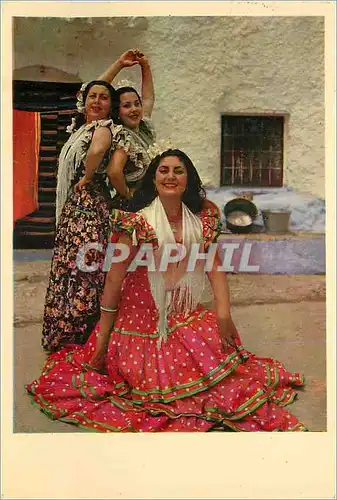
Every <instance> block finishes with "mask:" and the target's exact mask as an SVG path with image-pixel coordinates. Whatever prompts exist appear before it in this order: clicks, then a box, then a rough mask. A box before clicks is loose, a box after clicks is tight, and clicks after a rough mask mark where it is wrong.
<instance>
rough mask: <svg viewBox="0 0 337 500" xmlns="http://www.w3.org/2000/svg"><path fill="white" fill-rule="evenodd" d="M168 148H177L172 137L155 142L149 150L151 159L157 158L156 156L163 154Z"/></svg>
mask: <svg viewBox="0 0 337 500" xmlns="http://www.w3.org/2000/svg"><path fill="white" fill-rule="evenodd" d="M168 149H175V148H174V146H173V144H172V142H171V140H170V139H163V140H160V141H158V142H154V143H153V144H151V146H150V147H149V148H148V150H147V154H148V155H149V157H150V159H151V161H152V160H153V159H154V158H156V156H159V155H161V154H162V153H164V151H167V150H168Z"/></svg>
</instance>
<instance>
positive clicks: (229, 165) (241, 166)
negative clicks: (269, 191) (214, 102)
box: [221, 115, 284, 187]
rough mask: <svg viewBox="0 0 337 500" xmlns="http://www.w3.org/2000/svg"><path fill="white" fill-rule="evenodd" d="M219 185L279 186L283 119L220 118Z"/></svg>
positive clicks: (263, 117)
mask: <svg viewBox="0 0 337 500" xmlns="http://www.w3.org/2000/svg"><path fill="white" fill-rule="evenodd" d="M221 129H222V130H221V132H222V141H221V185H222V186H251V187H254V186H255V187H262V186H264V187H267V186H270V187H279V186H282V185H283V136H284V117H283V116H237V115H236V116H233V115H223V116H222V123H221Z"/></svg>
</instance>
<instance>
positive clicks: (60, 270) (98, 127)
mask: <svg viewBox="0 0 337 500" xmlns="http://www.w3.org/2000/svg"><path fill="white" fill-rule="evenodd" d="M139 59H141V57H139V52H138V51H135V50H129V51H127V52H125V53H124V54H123V55H122V56H121V57H120V58H119V59H118V60H117V61H116V62H114V63H113V64H112V65H111V66H110V67H109V68H108V70H107V71H106V72H105V73H103V75H101V76H100V77H99V78H98V80H95V81H93V82H90V83H89V84H84V85H83V86H82V89H81V90H82V95H80V99H79V103H78V109H79V114H78V115H77V117H76V118H75V119H74V120H73V124H72V126H71V127H70V128H69V131H70V132H71V136H70V138H69V140H68V141H67V143H66V144H65V145H64V147H63V149H62V151H61V154H60V158H59V171H58V182H57V202H56V223H57V231H56V238H55V245H54V252H53V260H52V265H51V272H50V278H49V286H48V289H47V293H46V299H45V308H44V320H43V331H42V346H43V348H44V349H45V350H48V351H55V350H57V349H59V348H60V347H62V346H63V345H65V344H69V343H72V344H82V343H84V342H85V341H86V339H87V337H88V334H89V333H90V331H91V329H92V327H93V325H94V324H95V323H96V321H97V318H98V316H99V298H100V294H101V292H102V289H103V286H104V277H105V276H104V273H103V271H102V270H101V268H102V265H103V260H104V255H103V252H104V250H105V248H106V245H107V240H108V236H109V234H110V231H111V226H110V222H109V214H110V208H111V206H112V197H114V196H115V195H116V192H117V193H119V197H123V196H124V198H125V199H126V198H128V197H129V191H127V192H125V191H123V186H122V184H121V181H120V179H119V178H116V176H115V175H112V173H111V172H110V171H109V169H108V168H107V165H108V163H109V159H110V157H111V152H112V151H113V149H114V148H115V147H116V144H117V143H120V142H121V141H123V140H125V141H126V142H125V150H127V151H128V152H127V156H128V157H129V158H130V160H131V162H133V163H134V164H135V165H136V168H137V170H138V171H139V170H142V171H144V173H145V171H146V168H147V166H148V164H149V162H150V158H149V157H148V154H147V148H148V146H146V147H145V144H144V147H143V148H140V146H139V144H138V142H136V141H135V140H131V139H130V138H129V137H128V136H127V135H126V134H125V133H123V125H122V124H123V118H121V119H119V118H118V117H117V114H114V111H117V106H116V102H117V100H118V97H117V95H116V91H115V90H114V89H113V87H112V86H111V85H110V82H111V81H112V79H113V78H114V77H115V76H116V75H117V73H118V72H119V71H120V70H121V69H122V68H125V67H131V66H134V65H136V64H140V61H139ZM141 66H142V76H143V92H144V96H145V101H147V98H148V97H147V96H148V95H149V94H150V93H151V94H152V95H153V84H152V77H151V71H150V70H149V66H148V68H144V69H143V66H144V62H143V60H142V64H141ZM144 79H145V81H144ZM150 86H151V88H150ZM151 89H152V90H151ZM152 106H153V102H152ZM151 109H152V108H151ZM116 121H120V125H119V126H118V127H115V126H114V123H116ZM147 130H148V131H149V132H148V143H149V144H150V143H152V142H153V141H154V133H152V129H151V132H150V126H149V127H148V129H147ZM121 176H123V172H121ZM121 186H122V187H121ZM113 188H114V189H113ZM88 243H93V244H98V245H102V247H101V248H102V250H103V251H102V253H99V252H98V251H96V250H91V251H90V252H87V253H86V255H85V257H86V259H85V264H86V265H88V266H90V265H91V264H92V263H96V264H99V266H98V269H97V270H96V271H94V272H85V271H83V270H81V269H79V268H78V266H77V262H76V259H77V257H78V254H79V250H80V249H81V248H83V247H84V246H85V245H86V244H88Z"/></svg>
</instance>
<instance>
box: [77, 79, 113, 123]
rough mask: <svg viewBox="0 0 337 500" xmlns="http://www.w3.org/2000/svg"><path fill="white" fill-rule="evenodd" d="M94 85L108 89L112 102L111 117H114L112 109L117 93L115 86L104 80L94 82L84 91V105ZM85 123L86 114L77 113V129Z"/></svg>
mask: <svg viewBox="0 0 337 500" xmlns="http://www.w3.org/2000/svg"><path fill="white" fill-rule="evenodd" d="M94 85H101V86H102V87H105V88H106V89H108V91H109V94H110V100H111V111H110V116H111V117H112V108H113V102H114V99H115V93H116V91H115V89H114V88H113V86H112V85H110V83H108V82H105V81H104V80H92V81H91V82H89V83H88V85H87V86H86V88H85V89H84V91H83V96H82V98H83V104H85V101H86V99H87V97H88V94H89V91H90V89H91V87H93V86H94ZM84 123H85V116H84V113H77V115H76V116H75V128H76V129H79V128H80V127H81V126H82V125H83V124H84Z"/></svg>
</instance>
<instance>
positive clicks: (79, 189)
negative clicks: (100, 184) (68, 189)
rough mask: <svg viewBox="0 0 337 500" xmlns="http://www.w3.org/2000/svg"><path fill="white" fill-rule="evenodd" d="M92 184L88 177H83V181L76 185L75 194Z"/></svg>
mask: <svg viewBox="0 0 337 500" xmlns="http://www.w3.org/2000/svg"><path fill="white" fill-rule="evenodd" d="M90 183H91V181H89V180H88V179H87V178H86V176H85V175H84V176H83V177H82V179H80V180H79V182H78V183H77V184H75V186H74V191H75V193H78V192H79V191H81V190H82V189H83V188H84V186H85V185H86V184H90Z"/></svg>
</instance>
